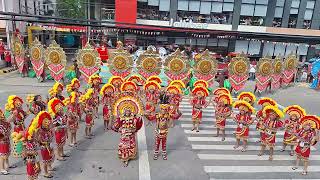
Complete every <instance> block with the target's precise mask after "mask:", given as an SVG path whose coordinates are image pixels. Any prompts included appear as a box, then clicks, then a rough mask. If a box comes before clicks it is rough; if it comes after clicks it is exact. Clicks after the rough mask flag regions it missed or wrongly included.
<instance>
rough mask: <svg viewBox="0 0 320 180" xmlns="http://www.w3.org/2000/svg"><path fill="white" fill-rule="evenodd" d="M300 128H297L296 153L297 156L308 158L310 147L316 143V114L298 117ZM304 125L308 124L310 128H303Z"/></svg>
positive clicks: (319, 125) (317, 124) (317, 123)
mask: <svg viewBox="0 0 320 180" xmlns="http://www.w3.org/2000/svg"><path fill="white" fill-rule="evenodd" d="M299 123H300V125H301V129H299V130H298V132H297V133H296V136H297V137H298V139H299V141H298V146H297V147H296V154H297V156H298V157H300V158H302V159H304V160H308V159H309V156H310V147H311V146H314V145H315V144H316V143H317V139H316V136H317V130H319V129H320V118H319V117H317V116H312V115H307V116H304V117H302V118H301V119H300V122H299ZM305 126H310V129H305V128H304V127H305Z"/></svg>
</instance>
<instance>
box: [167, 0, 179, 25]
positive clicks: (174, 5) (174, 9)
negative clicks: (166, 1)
mask: <svg viewBox="0 0 320 180" xmlns="http://www.w3.org/2000/svg"><path fill="white" fill-rule="evenodd" d="M177 13H178V0H171V1H170V18H169V19H173V21H177Z"/></svg>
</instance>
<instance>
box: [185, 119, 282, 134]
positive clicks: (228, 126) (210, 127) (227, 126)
mask: <svg viewBox="0 0 320 180" xmlns="http://www.w3.org/2000/svg"><path fill="white" fill-rule="evenodd" d="M210 121H211V120H210ZM211 122H213V123H212V125H211V124H200V129H201V128H208V129H216V126H215V121H211ZM227 123H228V122H227ZM181 127H182V128H192V127H193V125H192V124H181ZM226 128H233V129H235V128H237V125H235V124H232V125H231V124H227V125H226ZM249 129H250V130H252V131H255V130H256V127H255V125H252V126H250V127H249ZM279 132H280V131H279Z"/></svg>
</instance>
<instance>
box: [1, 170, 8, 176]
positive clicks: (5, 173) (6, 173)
mask: <svg viewBox="0 0 320 180" xmlns="http://www.w3.org/2000/svg"><path fill="white" fill-rule="evenodd" d="M0 174H1V175H8V174H9V172H8V171H7V170H2V171H0Z"/></svg>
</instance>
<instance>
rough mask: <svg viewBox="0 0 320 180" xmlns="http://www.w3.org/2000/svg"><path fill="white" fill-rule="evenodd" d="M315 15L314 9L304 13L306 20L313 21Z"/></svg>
mask: <svg viewBox="0 0 320 180" xmlns="http://www.w3.org/2000/svg"><path fill="white" fill-rule="evenodd" d="M312 14H313V9H307V10H306V12H305V13H304V20H311V19H312Z"/></svg>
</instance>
